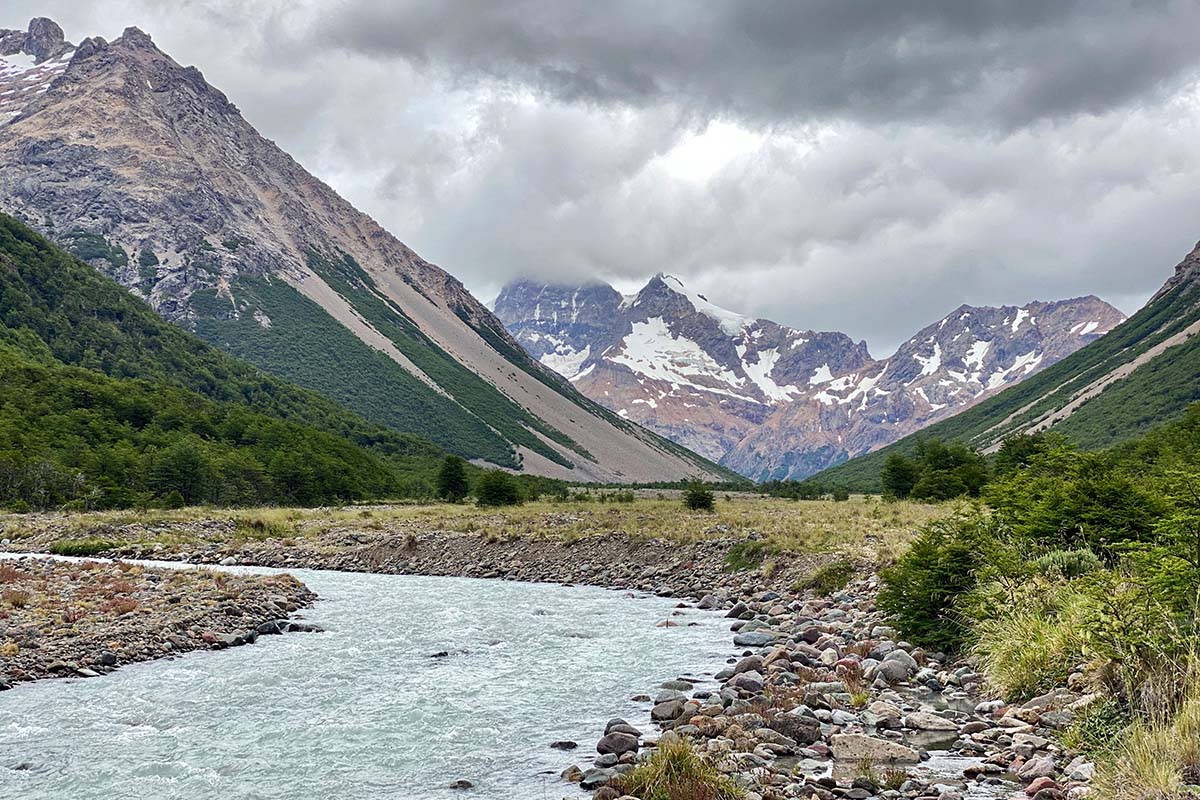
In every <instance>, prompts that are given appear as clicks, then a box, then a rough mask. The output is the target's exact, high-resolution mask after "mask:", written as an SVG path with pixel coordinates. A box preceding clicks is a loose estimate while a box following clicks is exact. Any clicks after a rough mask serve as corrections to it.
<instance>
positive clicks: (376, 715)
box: [0, 570, 732, 800]
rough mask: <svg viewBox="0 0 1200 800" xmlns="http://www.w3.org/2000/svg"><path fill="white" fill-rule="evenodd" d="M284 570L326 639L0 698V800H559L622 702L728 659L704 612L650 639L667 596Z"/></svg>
mask: <svg viewBox="0 0 1200 800" xmlns="http://www.w3.org/2000/svg"><path fill="white" fill-rule="evenodd" d="M256 571H257V570H256ZM261 571H266V570H261ZM290 571H291V572H292V573H293V574H295V575H296V576H297V577H299V578H300V579H301V580H303V581H304V582H305V583H307V584H308V586H309V587H311V588H312V589H313V590H315V591H316V592H318V593H319V594H320V595H321V598H322V599H321V600H319V601H318V602H317V605H316V606H315V607H313V608H311V609H308V610H306V611H305V612H304V618H305V619H306V620H308V621H310V622H314V623H317V624H319V625H322V626H324V627H325V628H326V632H325V633H320V634H301V633H296V634H288V635H285V636H269V637H263V638H261V639H260V640H259V643H258V644H255V645H252V646H247V647H240V648H235V649H232V650H227V651H223V652H218V653H212V652H198V653H192V654H189V655H186V656H183V657H180V658H177V659H174V660H170V661H165V660H164V661H157V662H148V663H142V664H134V665H129V666H125V667H122V668H121V669H119V670H117V671H116V672H114V673H112V674H110V675H106V676H103V677H100V678H92V679H86V680H85V679H75V680H48V681H41V682H37V683H33V684H26V685H20V686H18V687H16V688H14V689H13V690H12V691H8V692H4V693H0V798H4V799H5V800H8V798H13V799H14V800H15V799H16V798H20V800H64V799H65V798H73V799H78V800H93V798H95V799H96V800H157V799H158V798H163V799H164V800H166V799H167V798H170V799H171V800H200V799H201V798H203V799H204V800H209V798H222V799H223V800H234V799H236V798H256V799H261V800H269V799H273V798H279V799H280V800H283V799H284V798H287V800H307V799H308V798H312V799H313V800H343V798H344V799H345V800H375V798H389V800H425V799H426V798H450V797H478V798H489V800H494V799H499V800H503V799H506V798H510V799H511V800H518V798H519V799H520V800H543V799H544V800H557V798H562V797H566V796H577V795H578V794H579V793H578V792H577V791H576V790H575V787H573V786H571V785H570V784H567V783H565V782H563V781H562V780H561V779H560V778H559V777H558V774H559V772H561V771H562V770H563V769H564V768H566V767H567V766H568V765H570V764H572V763H576V764H579V765H580V766H581V767H583V768H585V769H586V768H587V763H588V759H590V758H591V757H592V756H593V755H594V745H595V742H596V739H597V738H599V735H600V733H601V732H602V729H603V726H604V722H605V721H606V720H607V719H609V718H610V717H612V716H625V717H626V718H627V719H629V720H630V721H631V722H633V723H634V724H638V725H641V726H642V727H643V729H644V730H646V731H647V732H650V731H651V728H650V725H649V719H648V705H647V704H646V703H636V702H633V701H631V700H630V699H629V698H630V696H631V695H632V694H634V693H642V692H646V693H649V694H653V693H654V689H655V687H657V686H658V684H659V683H661V682H662V681H664V680H670V679H673V678H676V677H678V676H683V675H688V674H689V673H688V670H689V669H694V668H698V667H703V666H706V667H707V669H708V671H709V672H713V671H716V670H717V669H720V668H721V667H722V666H724V663H725V657H726V656H728V655H729V653H730V652H731V649H732V645H731V640H730V634H729V629H728V621H727V620H724V619H722V618H721V617H720V616H719V615H714V614H710V613H706V612H700V611H695V610H690V609H689V610H686V611H685V613H684V614H683V615H682V616H678V617H670V618H671V619H673V620H675V621H677V622H682V623H684V624H683V625H682V626H681V627H671V628H659V627H655V624H656V623H658V622H660V621H662V620H664V619H667V618H669V615H670V614H671V613H672V611H673V610H674V606H675V605H676V603H677V601H676V600H671V599H665V598H657V597H644V596H640V597H636V598H635V597H633V596H631V595H630V594H628V593H624V592H617V591H610V590H605V589H598V588H591V587H564V586H556V585H550V584H528V583H513V582H504V581H487V580H474V579H467V578H426V577H410V576H394V575H367V574H352V573H339V572H321V571H306V570H290ZM689 623H695V625H689ZM440 652H446V653H448V655H447V656H446V657H444V658H433V657H431V656H432V655H433V654H435V653H440ZM694 677H702V676H694ZM555 740H574V741H577V742H578V743H579V749H578V750H576V751H575V752H574V753H563V752H559V751H557V750H552V749H550V748H549V747H548V745H549V744H550V742H552V741H555ZM458 779H465V780H469V781H471V782H472V783H473V784H474V789H473V790H472V791H470V792H467V793H464V792H461V791H456V790H453V789H451V788H449V785H450V783H451V782H453V781H455V780H458Z"/></svg>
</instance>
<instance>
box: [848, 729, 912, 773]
mask: <svg viewBox="0 0 1200 800" xmlns="http://www.w3.org/2000/svg"><path fill="white" fill-rule="evenodd" d="M829 744H830V746H831V747H832V748H833V757H834V758H836V759H837V760H838V761H870V762H871V763H872V764H876V765H878V764H890V763H896V764H917V763H920V761H921V754H920V753H918V752H917V751H916V750H913V749H912V748H911V747H905V746H904V745H902V744H898V743H896V742H889V741H887V740H886V739H876V738H875V737H874V736H867V735H866V734H863V733H839V734H835V735H834V736H833V737H832V738H831V739H830V741H829Z"/></svg>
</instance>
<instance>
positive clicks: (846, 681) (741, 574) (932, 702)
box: [0, 519, 1094, 800]
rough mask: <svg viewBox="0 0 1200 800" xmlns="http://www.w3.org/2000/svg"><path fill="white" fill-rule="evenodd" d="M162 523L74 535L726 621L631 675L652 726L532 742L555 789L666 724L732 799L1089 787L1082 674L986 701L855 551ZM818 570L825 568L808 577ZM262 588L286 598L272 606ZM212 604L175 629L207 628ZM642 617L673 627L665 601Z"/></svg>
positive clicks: (730, 540) (640, 744)
mask: <svg viewBox="0 0 1200 800" xmlns="http://www.w3.org/2000/svg"><path fill="white" fill-rule="evenodd" d="M172 524H174V525H175V526H176V527H175V529H172V527H171V524H168V525H166V526H165V527H164V526H162V525H160V526H159V527H157V528H155V529H154V530H147V529H146V528H144V527H139V524H138V523H136V522H131V523H129V524H126V525H124V526H122V525H115V526H114V525H107V526H106V527H105V528H104V529H102V530H89V531H86V532H85V537H86V539H87V540H90V541H92V542H94V543H96V545H95V549H96V552H95V555H96V556H100V557H109V558H118V559H160V560H177V561H187V562H191V563H197V564H210V565H226V566H232V565H257V566H268V567H279V568H285V569H297V568H311V569H328V570H343V571H354V572H379V573H390V574H415V575H440V576H447V575H453V576H465V577H478V578H492V579H504V580H522V581H550V582H557V583H565V584H591V585H598V586H606V587H610V588H617V589H625V590H632V591H640V592H647V593H652V594H656V595H659V596H663V597H672V598H677V599H678V602H679V605H678V612H677V613H678V614H679V616H680V617H682V616H683V615H684V613H685V611H687V612H688V613H692V609H703V610H706V611H707V612H708V613H710V614H720V615H722V616H724V617H725V618H726V620H727V623H728V625H729V630H730V640H731V643H732V645H733V652H735V653H736V655H734V656H732V657H731V658H730V659H729V663H728V664H727V666H726V668H725V669H723V670H722V671H721V672H719V673H718V674H717V675H716V678H717V681H718V682H717V684H716V685H715V686H714V685H711V684H705V685H699V684H696V683H695V682H694V681H693V680H684V679H681V678H680V677H679V676H672V675H664V676H663V680H662V682H661V683H660V684H659V685H656V686H642V687H630V691H631V695H633V696H634V697H635V699H637V700H639V701H640V702H641V703H642V704H643V705H644V707H645V708H646V709H647V710H648V711H649V715H648V718H649V719H650V720H651V724H650V725H647V724H645V723H644V722H639V724H638V725H633V724H630V722H628V721H627V720H625V719H613V720H611V721H610V722H609V723H608V724H607V725H606V726H605V727H604V729H603V730H597V731H595V741H594V742H592V741H584V742H567V741H549V740H548V741H546V742H545V743H544V744H542V745H541V746H544V747H548V748H549V747H553V748H556V749H559V750H564V751H567V752H570V753H572V754H573V755H575V754H577V755H576V759H575V760H576V763H575V764H574V765H573V766H571V767H569V768H568V769H566V770H564V771H563V773H562V775H561V792H560V794H562V795H569V794H572V793H575V792H578V791H581V790H582V791H585V792H588V793H590V794H591V796H592V797H593V798H596V800H616V798H620V797H628V795H624V794H623V793H622V791H621V779H622V776H623V775H625V774H626V773H628V772H630V771H632V770H633V769H634V766H635V765H636V764H637V763H638V761H639V759H641V758H644V757H646V755H647V754H649V753H652V752H653V751H654V748H655V747H656V745H657V744H658V743H659V742H661V741H662V739H663V737H676V736H681V737H685V738H687V739H689V740H690V741H692V742H693V743H695V745H696V746H697V747H698V748H699V749H700V750H701V751H702V752H704V753H706V754H707V755H708V756H710V757H711V758H712V759H713V761H714V763H715V764H716V766H717V768H718V769H719V770H720V771H722V772H724V773H726V774H728V775H729V776H731V777H732V778H733V779H734V780H735V781H736V782H737V783H738V784H739V785H740V786H741V787H743V790H744V792H745V797H746V798H747V800H776V799H781V798H814V797H815V798H818V799H819V800H834V799H835V798H846V799H847V800H869V798H875V797H879V798H886V799H887V800H895V799H896V798H929V799H930V800H933V798H937V800H963V798H970V797H980V798H983V797H1005V796H1012V795H1024V796H1028V797H1031V798H1033V800H1064V799H1065V798H1069V799H1070V800H1081V798H1083V797H1084V796H1086V795H1087V794H1088V792H1089V791H1090V789H1089V781H1090V779H1091V777H1092V775H1093V772H1094V767H1093V765H1092V764H1091V763H1090V762H1088V761H1087V760H1086V759H1084V758H1082V757H1078V756H1073V755H1072V754H1071V753H1070V752H1068V751H1066V750H1065V749H1064V748H1063V747H1062V746H1060V745H1059V744H1058V743H1057V737H1056V731H1058V730H1061V729H1062V728H1064V727H1065V726H1066V725H1068V724H1069V722H1070V721H1071V720H1072V719H1073V717H1074V716H1075V715H1076V714H1077V713H1078V712H1079V711H1080V710H1081V709H1082V708H1084V707H1086V705H1087V704H1088V703H1089V702H1090V701H1091V699H1092V698H1091V696H1090V695H1088V694H1086V693H1085V691H1084V690H1083V687H1082V683H1081V682H1076V681H1071V682H1069V684H1070V685H1071V686H1072V687H1073V688H1072V689H1070V690H1068V689H1067V688H1065V687H1064V688H1062V689H1059V690H1056V691H1054V692H1051V693H1049V694H1046V695H1044V696H1042V697H1039V698H1035V699H1033V700H1031V701H1029V702H1027V703H1024V704H1021V705H1010V704H1007V703H1005V702H1004V700H1003V698H998V697H994V696H992V695H991V694H990V693H989V691H988V689H987V687H986V686H985V685H984V682H983V678H982V676H981V675H979V674H978V673H976V672H975V671H974V670H973V669H972V668H971V667H970V665H969V664H966V663H958V662H953V661H950V660H949V659H948V658H947V657H946V656H945V655H943V654H940V653H933V652H927V651H925V650H922V649H921V648H918V647H914V646H912V645H910V644H908V643H906V642H904V641H902V640H900V639H899V637H898V636H897V634H896V632H895V631H894V630H893V629H892V628H891V627H889V625H888V624H887V621H886V620H885V619H884V618H883V617H882V616H881V614H880V613H879V611H878V610H877V608H876V605H875V596H876V593H877V590H878V579H877V577H876V575H875V570H876V568H877V567H878V562H877V561H875V560H872V559H870V558H864V557H863V556H862V554H861V552H858V551H856V552H855V553H854V554H853V555H848V554H847V552H845V551H842V552H837V551H832V552H831V551H825V552H795V551H787V550H779V549H777V548H769V547H766V543H765V541H764V539H763V537H757V536H755V535H754V534H753V533H751V534H744V533H742V534H740V535H728V534H726V535H722V532H721V531H719V530H718V531H715V532H714V534H713V535H710V536H706V537H701V538H695V539H688V540H670V539H666V538H659V537H646V536H637V535H632V534H630V533H627V532H610V533H596V534H591V535H583V536H578V537H568V538H562V537H560V538H549V537H530V536H524V535H512V536H508V537H503V536H495V535H493V534H491V533H480V532H474V531H466V532H464V531H454V530H436V531H425V532H420V531H414V530H413V529H405V530H403V531H395V530H389V529H387V528H386V527H383V528H380V527H370V526H368V525H352V524H343V525H337V526H331V527H328V528H326V529H323V530H322V532H321V534H320V535H319V536H308V537H300V538H297V537H296V536H295V535H294V534H293V533H292V532H288V531H284V532H279V531H272V530H265V531H263V534H262V535H260V536H256V537H235V536H230V535H228V534H229V525H231V524H232V523H230V522H229V521H228V520H219V519H218V520H212V521H204V520H195V519H190V520H186V521H179V522H177V523H172ZM206 525H208V526H211V529H210V531H209V533H208V534H206V533H205V526H206ZM184 528H186V530H184ZM79 533H80V532H79V530H78V528H77V527H71V526H69V525H67V524H66V523H65V522H64V523H62V524H59V523H57V522H55V521H54V520H43V521H41V522H40V523H38V524H37V525H33V526H27V527H25V528H23V530H22V535H21V536H19V537H16V536H9V537H7V538H0V544H2V547H3V549H5V550H9V551H25V552H43V551H49V550H53V549H54V547H55V545H56V543H61V542H63V541H64V539H65V537H69V536H74V537H78V536H79ZM0 536H2V534H0ZM72 541H77V540H72ZM22 563H25V562H22ZM36 563H38V564H39V565H43V566H39V567H38V569H39V570H46V571H53V569H52V568H51V567H47V566H44V564H45V562H36ZM120 569H121V567H120V566H119V565H118V566H104V567H97V568H94V569H93V570H92V574H93V576H94V577H96V578H97V579H99V578H100V576H102V575H106V576H107V575H114V571H119V570H120ZM126 574H127V573H126ZM142 574H144V575H154V574H155V573H154V572H146V573H142ZM822 574H825V575H829V574H839V575H841V576H842V577H841V579H840V580H835V581H833V582H832V583H830V582H828V581H821V580H814V576H820V575H822ZM147 580H150V579H149V578H147ZM159 583H162V580H161V579H160V580H159ZM281 586H283V587H286V588H287V590H288V591H283V590H282V589H281V588H280V587H281ZM242 591H243V595H244V596H245V597H246V601H245V602H244V604H243V605H241V606H239V608H241V609H243V612H244V613H243V614H242V615H240V616H238V618H239V619H243V618H245V619H246V620H247V621H249V622H253V623H254V624H245V623H241V622H239V623H238V624H237V625H235V626H234V627H235V628H236V629H237V630H240V631H246V630H254V629H255V625H257V624H258V623H259V622H262V621H274V622H276V624H278V625H280V626H283V625H285V624H286V623H285V622H280V620H281V619H283V617H285V616H286V614H285V612H286V611H287V610H288V604H289V603H290V605H291V607H292V608H298V607H301V606H303V605H304V604H305V603H307V602H309V601H310V599H311V598H309V597H307V596H306V595H305V592H306V591H307V590H305V589H304V588H303V587H302V586H300V585H299V584H294V583H286V582H283V583H276V584H275V585H269V586H268V585H264V586H262V587H261V588H253V585H252V584H251V585H247V586H246V587H245V588H244V589H243V590H242ZM272 595H283V597H284V598H286V600H287V601H288V602H287V603H282V604H281V603H277V602H273V601H272V600H271V597H272ZM202 596H203V595H202ZM216 608H218V609H219V608H221V606H220V605H219V604H218V605H217V606H216ZM206 613H210V612H206ZM219 613H222V612H219V611H212V612H211V613H210V616H207V617H205V618H204V619H203V621H197V622H194V623H193V624H191V625H190V627H189V628H188V629H189V630H191V631H199V630H201V629H204V628H205V627H206V625H207V626H211V617H212V615H217V614H219ZM143 618H144V619H146V620H149V619H150V615H143ZM265 618H269V620H267V619H265ZM121 624H122V625H124V626H125V629H129V628H130V627H131V626H130V624H129V623H121ZM659 624H660V625H661V626H670V625H677V624H686V623H685V622H682V621H681V620H680V619H678V618H676V617H675V616H667V617H666V618H665V619H663V620H661V621H660V622H659ZM2 626H3V622H0V637H2V636H3V630H4V629H3V627H2ZM10 627H11V623H10ZM214 630H215V629H214ZM223 632H225V633H230V632H232V631H230V629H229V628H228V626H227V627H226V629H224V631H223ZM133 635H134V636H136V635H137V634H133ZM187 641H189V642H190V641H193V640H192V639H191V638H189V639H188V640H187ZM200 641H201V642H203V641H204V640H203V638H202V639H201V640H200ZM63 660H65V657H64V659H63ZM76 661H77V662H78V659H76ZM88 663H89V664H90V662H88ZM80 666H83V664H82V663H80ZM86 668H87V669H91V667H90V666H88V667H86ZM96 671H99V670H96ZM0 672H3V670H0ZM457 781H461V783H460V784H459V788H461V789H462V790H463V791H464V796H467V794H468V793H469V792H470V791H471V787H470V781H469V780H466V779H464V778H461V777H460V776H454V775H448V776H447V780H446V785H448V786H449V785H452V784H454V783H455V782H457Z"/></svg>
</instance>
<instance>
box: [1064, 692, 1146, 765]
mask: <svg viewBox="0 0 1200 800" xmlns="http://www.w3.org/2000/svg"><path fill="white" fill-rule="evenodd" d="M1128 724H1129V717H1128V715H1127V714H1126V713H1125V712H1124V711H1123V710H1122V709H1121V706H1120V705H1119V704H1118V703H1117V702H1116V701H1115V700H1113V699H1112V698H1110V697H1107V698H1103V699H1099V700H1095V701H1093V702H1092V703H1089V704H1088V705H1087V706H1085V707H1084V708H1083V709H1082V710H1081V711H1079V713H1078V714H1076V715H1075V719H1073V720H1071V724H1070V725H1068V726H1067V728H1066V729H1065V730H1064V731H1063V732H1062V735H1061V736H1060V737H1059V743H1060V744H1061V745H1062V746H1063V747H1065V748H1067V749H1068V750H1074V751H1078V752H1080V753H1083V754H1084V755H1086V756H1088V757H1089V758H1096V757H1098V756H1104V755H1107V754H1109V753H1111V752H1112V751H1113V750H1114V749H1115V748H1116V747H1117V746H1118V745H1119V744H1120V741H1121V736H1122V735H1123V734H1124V732H1125V726H1126V725H1128Z"/></svg>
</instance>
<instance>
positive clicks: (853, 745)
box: [563, 577, 1094, 800]
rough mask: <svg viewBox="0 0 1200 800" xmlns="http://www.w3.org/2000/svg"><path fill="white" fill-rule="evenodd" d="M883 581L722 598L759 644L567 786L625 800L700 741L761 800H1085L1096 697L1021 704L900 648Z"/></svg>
mask: <svg viewBox="0 0 1200 800" xmlns="http://www.w3.org/2000/svg"><path fill="white" fill-rule="evenodd" d="M876 590H877V584H876V579H875V578H874V577H869V578H865V579H860V580H857V581H855V582H853V583H851V584H850V585H849V586H847V587H846V588H844V589H842V590H839V591H836V592H834V593H833V594H832V595H831V596H830V597H828V598H820V597H816V596H814V595H813V594H812V593H811V592H810V593H796V592H792V593H782V594H781V593H778V592H775V591H770V590H765V591H757V592H752V593H743V592H738V591H733V592H730V591H728V590H723V589H717V590H716V592H715V593H714V594H710V595H707V596H705V597H703V598H701V599H700V600H699V605H700V606H702V607H724V608H728V611H727V612H726V613H727V617H728V618H729V619H730V623H731V629H732V631H733V633H734V641H735V643H737V644H738V645H741V646H744V647H745V650H744V651H743V653H742V654H741V656H740V657H739V658H736V659H733V660H731V663H730V665H729V667H728V668H727V669H725V670H724V671H722V672H721V673H720V674H719V675H718V676H717V678H718V679H719V680H720V681H721V685H720V687H719V689H717V690H716V691H712V690H709V689H697V688H696V687H693V686H691V685H690V684H689V683H688V682H686V681H677V680H676V681H668V682H665V683H663V684H662V685H661V686H660V687H659V688H658V689H657V690H656V692H655V693H654V695H653V697H652V698H651V699H650V702H651V703H652V704H653V705H652V707H651V710H650V715H651V718H652V719H653V720H655V721H656V722H657V724H658V726H659V727H660V728H661V730H662V731H664V732H663V733H651V732H648V731H643V730H638V729H637V728H635V727H633V726H631V725H629V724H628V723H627V722H625V721H624V720H620V719H615V720H613V721H611V722H610V723H609V724H608V726H607V728H606V730H605V731H604V735H603V736H602V738H600V740H599V741H598V743H597V745H596V751H597V753H598V756H597V757H596V758H595V759H594V761H593V762H592V764H591V765H590V766H589V767H588V768H587V769H582V768H578V767H576V768H572V769H569V770H567V771H566V772H565V773H564V776H563V777H564V778H566V779H568V780H576V781H580V782H582V784H583V786H584V788H587V789H591V790H595V794H594V797H595V798H597V800H611V799H612V798H617V797H619V796H621V795H620V792H619V791H617V789H616V788H615V787H618V786H619V785H620V776H621V775H622V774H624V773H627V772H629V771H631V770H632V769H633V768H634V765H635V763H636V761H637V757H638V754H639V752H643V751H644V749H645V748H647V747H650V746H653V745H654V744H655V741H656V739H659V737H660V736H675V735H682V736H685V737H687V738H689V739H691V740H693V741H695V742H696V743H697V745H698V747H699V748H700V749H701V750H702V751H703V752H705V753H707V754H708V755H709V756H711V757H712V758H713V759H714V760H715V762H716V764H717V767H718V768H719V769H720V770H721V771H723V772H725V773H728V774H729V775H731V776H733V777H734V778H736V779H737V780H738V782H740V783H741V784H742V785H743V786H745V787H747V790H748V791H747V795H746V797H747V798H748V800H774V799H775V798H800V797H803V798H813V797H816V798H819V800H835V798H846V799H847V800H868V798H874V797H879V798H888V799H893V798H902V797H911V798H930V799H931V800H932V798H938V800H961V798H964V797H1001V796H1008V795H1012V794H1023V795H1025V796H1028V797H1032V798H1035V800H1063V799H1064V798H1071V800H1078V798H1082V797H1084V796H1086V794H1087V793H1088V792H1089V791H1090V790H1089V788H1088V781H1089V780H1090V779H1091V777H1092V775H1093V774H1094V766H1093V765H1092V764H1091V763H1090V762H1089V761H1088V760H1087V759H1085V758H1082V757H1078V756H1073V755H1072V754H1070V753H1067V752H1065V751H1064V750H1063V748H1061V747H1060V746H1058V745H1057V744H1056V743H1055V742H1056V736H1055V732H1056V731H1058V730H1061V729H1062V728H1063V727H1065V726H1066V725H1067V724H1069V722H1070V720H1071V719H1072V718H1073V716H1074V715H1075V713H1077V712H1078V711H1079V710H1080V709H1081V708H1083V707H1084V706H1086V705H1087V703H1088V702H1090V699H1091V698H1089V697H1088V696H1086V695H1079V694H1077V693H1075V692H1070V691H1067V690H1066V689H1063V690H1060V691H1057V692H1054V693H1051V694H1048V695H1046V696H1043V697H1039V698H1036V699H1034V700H1032V701H1030V702H1028V703H1025V704H1022V705H1019V706H1017V705H1007V704H1005V703H1004V702H1002V701H1000V700H987V699H984V698H983V697H981V692H982V691H983V688H984V687H983V679H982V677H981V676H980V675H979V674H977V673H975V672H973V671H972V670H971V669H970V667H969V666H966V665H962V664H951V663H948V662H947V659H946V657H945V656H943V655H941V654H938V653H929V652H925V651H923V650H921V649H920V648H915V647H912V646H911V645H909V644H907V643H905V642H903V641H897V637H896V634H895V632H894V631H893V630H892V629H891V628H889V627H888V626H887V625H886V624H885V622H884V620H883V619H882V618H881V617H880V615H879V614H878V612H877V610H876V608H875V603H874V597H875V594H876Z"/></svg>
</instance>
